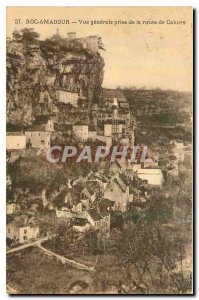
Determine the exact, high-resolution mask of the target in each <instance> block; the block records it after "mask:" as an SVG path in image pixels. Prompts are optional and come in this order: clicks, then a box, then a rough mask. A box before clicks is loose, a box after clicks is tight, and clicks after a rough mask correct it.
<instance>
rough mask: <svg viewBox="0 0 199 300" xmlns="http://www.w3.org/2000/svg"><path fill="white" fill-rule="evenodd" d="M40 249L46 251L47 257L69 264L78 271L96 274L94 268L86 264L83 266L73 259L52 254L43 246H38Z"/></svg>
mask: <svg viewBox="0 0 199 300" xmlns="http://www.w3.org/2000/svg"><path fill="white" fill-rule="evenodd" d="M37 246H38V248H39V249H41V250H42V251H44V252H45V253H46V254H47V255H49V256H54V257H55V258H56V259H57V260H59V261H61V262H62V263H63V264H67V265H69V266H71V267H74V268H76V269H79V270H86V271H93V272H95V270H94V267H88V266H86V265H84V264H81V263H78V262H76V261H74V260H72V259H68V258H66V257H64V256H61V255H59V254H56V253H55V252H52V251H50V250H48V249H46V248H44V247H42V246H41V244H38V245H37Z"/></svg>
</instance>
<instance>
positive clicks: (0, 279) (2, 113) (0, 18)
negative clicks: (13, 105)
mask: <svg viewBox="0 0 199 300" xmlns="http://www.w3.org/2000/svg"><path fill="white" fill-rule="evenodd" d="M6 6H192V7H193V8H195V9H197V8H198V7H199V1H196V0H181V1H178V0H161V1H157V0H156V1H155V0H154V1H150V0H134V1H128V0H122V1H118V0H112V1H111V0H95V1H92V0H84V1H81V0H69V1H63V0H55V1H46V0H29V1H27V0H21V1H20V0H1V2H0V49H1V51H0V66H1V69H0V70H1V72H0V83H1V89H0V91H1V106H0V121H1V127H0V128H1V129H0V145H1V150H0V155H1V157H0V158H1V160H0V162H1V165H0V174H1V180H0V187H1V188H0V191H1V194H0V195H1V197H0V200H1V205H0V228H1V231H0V232H1V234H0V257H1V259H0V270H1V275H0V295H1V296H0V297H1V299H7V298H8V297H9V296H8V295H6V293H5V282H6V260H5V257H6V255H5V251H6V243H5V241H6V218H5V212H6V201H5V186H6V184H5V178H6V164H5V153H6V138H5V137H6V133H5V132H6V67H5V65H6V64H5V62H6ZM195 21H196V22H197V20H195ZM195 28H196V29H197V28H198V22H197V23H196V24H195ZM196 38H197V36H196V34H195V47H196V43H197V40H196ZM197 54H198V50H197V53H196V55H197ZM197 67H198V65H197ZM195 86H196V87H197V86H198V78H195ZM196 102H197V99H196V95H195V109H197V107H196ZM197 113H198V109H197V112H195V117H196V124H195V125H196V128H198V125H199V122H198V121H197V115H198V114H197ZM196 128H195V131H196ZM197 137H198V134H197ZM197 140H198V139H197ZM195 143H196V134H195ZM197 146H198V145H196V149H197ZM196 149H195V151H196ZM196 153H197V151H196ZM197 167H198V162H197V165H195V169H196V170H197V169H198V168H197ZM198 183H199V179H198V178H197V176H196V178H195V185H196V186H198ZM196 204H197V197H196V195H195V209H197V211H196V212H195V224H196V221H197V215H198V213H199V212H198V206H197V205H196ZM197 229H198V228H196V232H197ZM195 256H197V254H196V253H195ZM194 262H195V263H196V261H195V260H194ZM197 267H198V260H197ZM195 273H196V267H195ZM195 276H196V274H195ZM198 283H199V282H198V278H196V280H195V289H196V293H197V286H198ZM67 297H68V296H67ZM93 297H94V296H93ZM103 297H104V298H105V299H108V296H103ZM112 297H113V296H112ZM120 297H122V296H120ZM133 297H134V298H135V297H136V298H138V296H133ZM139 297H140V296H139ZM17 298H18V299H20V298H21V299H27V298H28V296H23V298H22V297H21V296H18V297H17ZM38 298H39V299H41V298H42V296H38ZM52 298H53V299H58V296H53V297H52ZM75 298H82V297H78V296H76V297H75ZM91 298H92V297H91ZM122 298H124V297H122ZM159 298H162V299H165V297H163V296H159ZM166 298H167V297H166ZM168 298H170V296H168ZM185 298H188V296H184V297H183V299H185Z"/></svg>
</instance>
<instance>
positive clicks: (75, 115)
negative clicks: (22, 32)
mask: <svg viewBox="0 0 199 300" xmlns="http://www.w3.org/2000/svg"><path fill="white" fill-rule="evenodd" d="M46 43H47V42H45V41H43V42H40V43H39V45H29V46H27V47H25V46H23V44H22V43H16V42H10V43H9V44H8V45H7V122H8V123H11V124H23V125H28V124H31V123H32V122H33V121H34V119H35V118H36V116H38V115H42V114H43V115H44V114H45V115H54V117H55V119H56V120H57V122H60V123H69V122H70V123H71V122H73V121H75V120H76V119H81V118H82V119H85V118H88V117H89V111H90V108H91V106H92V104H93V103H98V102H99V101H100V99H101V95H102V87H101V85H102V81H103V68H104V60H103V58H102V57H101V55H100V54H99V52H97V53H92V52H91V51H88V50H86V49H76V48H72V47H70V48H67V47H63V45H62V46H59V45H58V46H57V48H56V49H55V47H54V48H53V49H51V48H50V46H49V45H46ZM60 88H61V89H64V90H68V91H71V92H76V93H78V95H79V100H78V101H79V104H78V107H76V108H75V107H72V106H71V105H70V104H67V103H66V104H64V103H60V102H59V99H58V98H57V90H58V89H60ZM84 111H85V112H86V113H85V112H84Z"/></svg>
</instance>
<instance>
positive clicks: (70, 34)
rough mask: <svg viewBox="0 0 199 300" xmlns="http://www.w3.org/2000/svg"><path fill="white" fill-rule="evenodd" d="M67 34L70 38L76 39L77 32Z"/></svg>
mask: <svg viewBox="0 0 199 300" xmlns="http://www.w3.org/2000/svg"><path fill="white" fill-rule="evenodd" d="M67 36H68V39H69V40H74V39H76V32H68V33H67Z"/></svg>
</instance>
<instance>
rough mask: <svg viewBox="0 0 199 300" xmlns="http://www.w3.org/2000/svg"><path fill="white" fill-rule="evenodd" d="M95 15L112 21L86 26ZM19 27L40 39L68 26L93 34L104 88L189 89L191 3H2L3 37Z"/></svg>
mask: <svg viewBox="0 0 199 300" xmlns="http://www.w3.org/2000/svg"><path fill="white" fill-rule="evenodd" d="M16 19H21V21H20V22H21V24H16V21H15V20H16ZM26 19H29V20H30V19H37V20H40V19H56V20H57V19H59V20H69V22H70V24H61V25H57V24H51V25H47V24H26ZM80 20H84V21H89V24H82V23H81V24H80ZM95 20H97V21H100V20H103V21H109V20H110V21H113V24H94V25H91V21H95ZM120 21H123V22H125V21H126V22H127V24H119V23H120ZM129 21H131V23H132V24H129ZM137 21H139V22H140V24H137ZM143 21H144V24H143ZM168 21H169V23H171V22H172V23H174V22H173V21H175V22H177V21H180V22H184V23H185V24H167V22H168ZM72 22H77V23H72ZM115 22H117V23H116V24H115ZM133 22H135V24H134V23H133ZM155 22H156V23H157V24H154V23H155ZM163 22H165V23H163ZM24 27H29V28H34V29H35V31H37V32H38V33H39V34H40V38H41V39H45V38H48V37H50V36H52V35H53V34H54V33H56V30H57V28H58V29H59V33H60V35H61V36H62V37H67V32H70V31H75V32H76V33H77V37H85V36H89V35H99V36H100V37H101V38H102V41H103V43H104V46H105V49H106V51H100V53H101V55H102V56H103V58H104V60H105V68H104V81H103V86H104V87H107V88H116V87H118V86H121V87H132V86H135V87H137V88H140V87H145V88H156V87H159V88H162V89H173V90H180V91H192V84H193V82H192V72H193V70H192V69H193V65H192V60H193V57H192V51H193V49H192V8H191V7H38V6H35V7H7V36H10V37H11V36H12V32H13V30H15V29H17V30H20V29H22V28H24Z"/></svg>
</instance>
